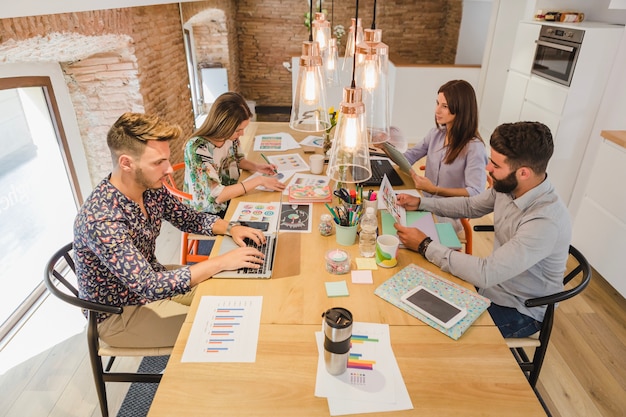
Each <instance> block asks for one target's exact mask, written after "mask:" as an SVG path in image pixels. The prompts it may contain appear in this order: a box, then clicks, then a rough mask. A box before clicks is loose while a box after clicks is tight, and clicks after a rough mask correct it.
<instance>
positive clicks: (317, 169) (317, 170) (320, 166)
mask: <svg viewBox="0 0 626 417" xmlns="http://www.w3.org/2000/svg"><path fill="white" fill-rule="evenodd" d="M309 165H310V167H311V174H321V173H322V171H324V155H321V154H319V153H316V154H313V155H311V156H309Z"/></svg>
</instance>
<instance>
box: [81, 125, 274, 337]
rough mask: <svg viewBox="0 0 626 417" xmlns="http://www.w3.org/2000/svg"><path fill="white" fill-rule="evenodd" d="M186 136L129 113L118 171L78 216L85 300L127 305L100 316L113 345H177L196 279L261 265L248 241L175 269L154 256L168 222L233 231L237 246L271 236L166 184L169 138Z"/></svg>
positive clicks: (118, 142)
mask: <svg viewBox="0 0 626 417" xmlns="http://www.w3.org/2000/svg"><path fill="white" fill-rule="evenodd" d="M180 135H181V129H180V127H179V126H176V125H170V124H168V123H166V122H164V121H163V120H161V119H159V118H158V117H156V116H151V115H146V114H137V113H125V114H123V115H122V116H121V117H120V118H119V119H118V120H117V121H116V122H115V124H114V125H113V126H112V127H111V129H110V130H109V133H108V135H107V144H108V146H109V149H110V151H111V158H112V161H113V171H112V172H111V174H110V175H109V176H108V177H107V178H105V179H104V180H102V182H100V184H98V185H97V186H96V188H95V189H94V191H93V192H92V193H91V195H90V196H89V197H88V198H87V200H86V201H85V203H84V204H83V206H82V207H81V209H80V210H79V213H78V215H77V216H76V220H75V223H74V259H75V262H76V274H77V278H78V287H79V292H80V297H81V298H83V299H85V300H92V301H97V302H99V303H104V304H109V305H115V306H124V312H123V313H122V314H121V315H116V314H113V315H106V314H102V315H100V317H99V318H98V322H99V324H98V330H99V333H100V337H101V339H102V340H103V341H104V342H106V343H108V344H110V345H112V346H117V347H127V346H128V347H163V346H173V345H174V342H175V341H176V337H177V336H178V332H179V330H180V327H181V325H182V323H183V321H184V320H185V316H186V315H187V310H188V308H189V304H190V301H191V299H192V296H189V295H192V294H193V293H190V291H192V289H193V288H194V287H195V286H196V285H197V284H199V283H201V282H202V281H204V280H206V279H208V278H210V277H211V276H212V275H214V274H216V273H218V272H220V271H223V270H233V269H238V268H243V267H259V265H260V264H261V263H262V258H263V255H262V254H261V252H259V251H258V250H256V249H253V248H247V247H245V246H243V247H240V248H238V249H236V250H234V251H232V252H229V253H228V254H225V255H221V256H215V257H212V258H210V259H208V260H206V261H203V262H199V263H197V264H194V265H190V266H183V267H180V268H178V269H173V270H168V269H166V268H165V267H164V266H163V265H161V264H160V263H159V261H158V260H157V259H156V256H155V252H154V251H155V246H156V238H157V236H158V235H159V233H160V229H161V223H162V221H163V220H167V221H168V222H170V223H171V224H172V225H173V226H175V227H177V228H178V229H180V230H182V231H185V232H188V233H196V234H203V235H217V234H229V235H231V236H232V237H233V239H234V240H235V242H237V243H238V244H239V245H244V243H243V239H244V238H250V239H252V240H254V241H256V242H257V243H260V242H261V241H263V240H264V239H265V238H264V237H263V234H262V232H261V231H259V230H256V229H252V228H249V227H244V226H232V227H231V226H230V225H229V223H228V222H226V221H225V220H223V219H221V218H219V217H218V216H215V215H212V214H208V213H201V212H197V211H195V210H193V209H191V208H189V207H187V206H186V205H184V204H182V203H181V202H180V201H179V200H178V199H177V198H176V197H174V196H172V195H171V194H170V193H169V192H168V191H167V189H166V188H165V187H163V179H164V177H165V176H166V175H167V174H170V173H171V172H172V166H171V164H170V162H169V157H170V148H169V141H170V140H172V139H177V138H178V137H179V136H180Z"/></svg>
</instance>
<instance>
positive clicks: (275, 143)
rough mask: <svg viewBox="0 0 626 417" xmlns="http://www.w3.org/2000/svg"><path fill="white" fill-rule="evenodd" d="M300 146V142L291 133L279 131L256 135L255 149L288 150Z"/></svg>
mask: <svg viewBox="0 0 626 417" xmlns="http://www.w3.org/2000/svg"><path fill="white" fill-rule="evenodd" d="M299 147H300V144H299V143H298V142H296V140H295V139H294V138H293V136H291V135H290V134H289V133H284V132H278V133H270V134H267V135H258V136H255V137H254V150H255V151H261V152H263V151H288V150H289V149H297V148H299Z"/></svg>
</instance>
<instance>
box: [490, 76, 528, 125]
mask: <svg viewBox="0 0 626 417" xmlns="http://www.w3.org/2000/svg"><path fill="white" fill-rule="evenodd" d="M528 78H529V77H528V75H524V74H520V73H518V72H515V71H510V72H509V76H508V77H507V79H506V85H505V87H504V100H502V106H501V107H500V117H499V119H498V122H499V123H511V122H517V121H519V120H520V114H521V112H522V105H523V104H524V97H525V96H526V87H527V86H528Z"/></svg>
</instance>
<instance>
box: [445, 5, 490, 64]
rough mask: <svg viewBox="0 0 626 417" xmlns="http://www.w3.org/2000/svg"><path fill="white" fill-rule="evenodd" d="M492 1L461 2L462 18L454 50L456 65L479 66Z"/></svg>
mask: <svg viewBox="0 0 626 417" xmlns="http://www.w3.org/2000/svg"><path fill="white" fill-rule="evenodd" d="M492 4H493V0H463V17H462V18H461V27H460V29H459V41H458V43H457V48H456V60H455V62H454V63H455V64H456V65H480V64H481V62H482V60H483V54H484V52H485V42H486V41H487V34H488V30H489V20H490V18H491V6H492Z"/></svg>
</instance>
